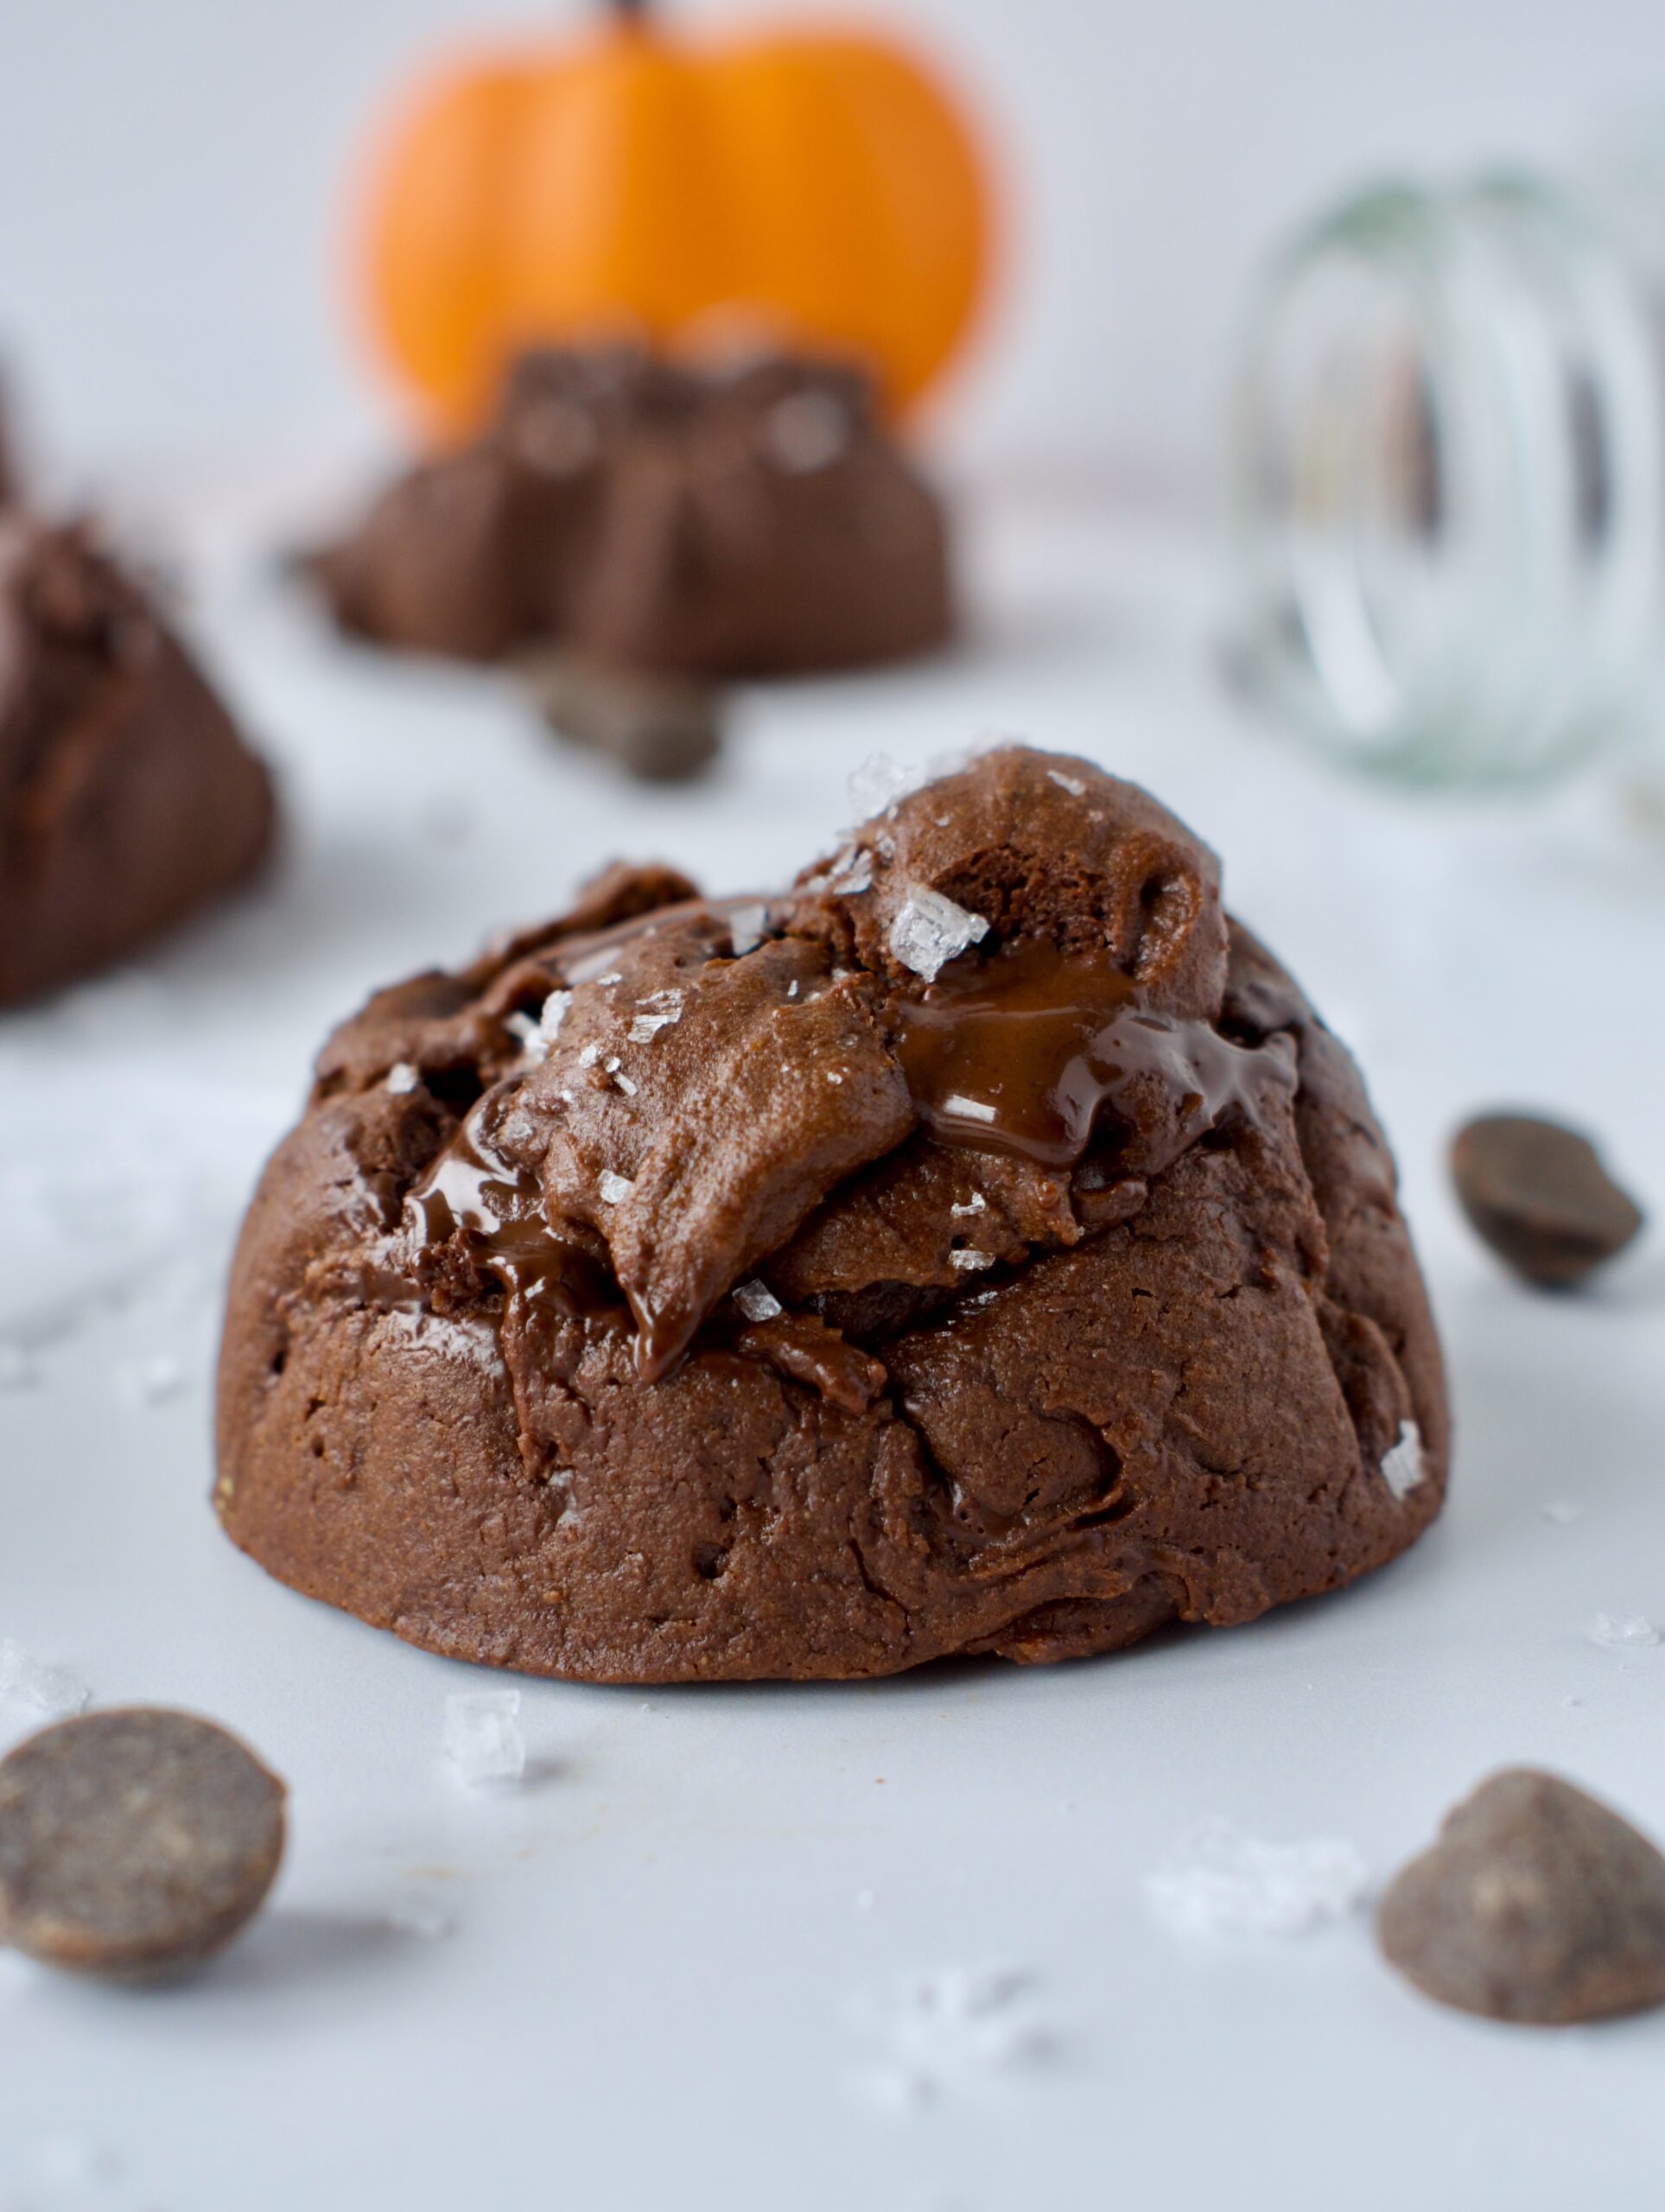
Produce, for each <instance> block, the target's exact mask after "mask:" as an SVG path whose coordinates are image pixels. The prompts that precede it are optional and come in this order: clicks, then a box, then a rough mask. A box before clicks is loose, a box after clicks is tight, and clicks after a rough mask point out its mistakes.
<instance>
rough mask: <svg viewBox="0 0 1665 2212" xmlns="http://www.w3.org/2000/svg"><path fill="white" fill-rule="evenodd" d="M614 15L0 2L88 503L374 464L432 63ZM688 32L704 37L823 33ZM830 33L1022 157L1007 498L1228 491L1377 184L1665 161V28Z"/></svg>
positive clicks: (1074, 3) (1260, 25) (28, 318)
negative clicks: (901, 61) (96, 485)
mask: <svg viewBox="0 0 1665 2212" xmlns="http://www.w3.org/2000/svg"><path fill="white" fill-rule="evenodd" d="M598 4H599V0H141V3H140V4H135V0H0V353H3V354H5V355H7V356H9V357H11V358H12V359H14V360H15V364H16V367H17V369H18V370H19V371H20V372H21V373H22V374H23V375H24V376H25V377H26V378H28V379H29V384H30V387H31V389H32V391H33V393H34V395H35V399H36V401H37V405H38V411H39V413H40V415H41V418H42V420H43V423H44V424H45V426H46V427H47V428H48V429H49V430H50V431H51V433H52V435H53V439H54V445H55V447H56V449H57V451H58V453H59V454H60V458H61V459H62V461H63V462H64V463H65V465H66V466H67V468H68V469H69V470H70V471H71V473H72V474H79V473H80V472H84V471H87V470H94V471H96V470H97V469H99V467H103V466H104V465H105V464H106V463H107V462H109V461H111V460H118V461H119V460H130V459H131V458H132V457H133V456H134V455H135V454H138V455H139V456H141V457H142V458H144V459H147V460H148V459H149V457H150V456H151V455H152V454H154V453H156V451H158V450H161V449H168V450H170V451H172V452H175V453H181V452H186V453H190V454H200V452H201V451H202V450H204V449H205V448H207V449H208V450H210V451H213V453H214V454H216V455H217V456H218V457H219V458H221V459H222V460H223V459H226V458H227V457H229V458H231V459H233V460H242V459H245V457H246V455H247V454H248V452H249V450H250V449H251V447H252V448H256V449H257V450H258V451H259V452H261V453H262V454H266V453H270V451H271V450H272V449H273V448H274V446H276V447H277V448H280V449H288V450H296V451H301V452H306V453H310V452H313V451H315V450H316V449H317V447H318V445H319V443H320V442H323V441H328V440H337V441H340V442H351V441H353V440H354V439H357V438H362V437H364V436H366V435H370V434H371V433H372V430H373V429H374V428H375V426H376V423H377V421H378V417H377V415H376V413H375V411H374V408H373V405H372V398H373V395H372V391H371V390H370V388H369V386H368V385H366V383H365V374H364V363H363V360H362V357H361V355H360V354H359V351H358V348H357V344H356V339H355V334H354V332H353V327H352V323H351V317H350V315H348V312H347V300H346V227H345V225H346V208H347V207H348V205H349V202H350V197H351V195H350V191H349V187H350V185H351V183H352V180H353V175H354V174H355V162H356V160H357V157H358V155H359V149H361V147H362V144H363V140H364V130H365V118H366V117H367V116H368V115H369V114H371V113H372V111H374V110H375V108H376V107H377V106H378V104H379V103H380V102H381V101H382V100H383V99H384V98H385V95H386V92H387V90H388V88H389V87H390V86H392V85H395V84H397V83H398V82H400V81H401V80H402V79H403V78H404V75H405V74H406V73H407V72H408V71H409V69H410V66H411V63H412V61H413V60H416V59H420V58H423V57H426V56H427V55H429V54H431V52H432V51H433V50H434V48H435V45H436V44H438V45H440V46H442V47H445V46H448V45H449V44H450V43H452V42H453V41H454V40H455V39H456V38H457V37H458V36H459V35H461V36H464V37H487V36H495V35H496V34H497V33H499V31H506V32H507V33H508V34H509V35H512V36H515V37H519V36H522V35H525V34H526V32H527V31H528V30H536V31H538V32H540V33H541V32H542V31H543V29H544V27H545V26H549V25H558V24H566V25H575V24H577V23H579V22H581V21H583V20H584V19H585V18H586V17H587V16H588V15H589V14H590V13H591V12H592V11H593V10H594V7H595V6H597V5H598ZM659 4H660V5H661V6H662V8H663V10H664V14H665V15H666V16H667V17H668V18H670V20H671V21H672V22H675V23H678V24H683V25H686V26H688V27H690V29H696V30H703V29H706V28H707V27H709V26H713V25H719V24H724V23H728V22H734V21H735V20H737V19H738V20H754V19H760V18H765V17H767V18H772V19H779V18H787V19H791V18H803V17H805V16H825V15H826V14H827V13H828V12H829V8H828V5H827V0H659ZM832 12H834V13H849V14H853V15H855V16H858V17H859V16H863V15H865V16H869V17H871V18H872V19H873V20H874V21H876V22H881V23H888V24H891V25H893V26H895V27H897V28H899V29H903V30H906V31H908V32H911V33H912V34H913V35H917V36H918V37H920V38H922V39H924V40H926V41H930V42H931V44H932V45H933V46H935V47H936V48H937V49H939V50H940V51H941V52H942V53H943V54H944V55H945V57H947V58H948V60H950V62H951V64H952V65H953V67H954V68H955V70H956V73H957V74H958V75H959V76H960V77H961V78H962V79H963V81H964V84H965V86H966V90H967V92H968V93H969V95H970V96H971V97H972V98H973V99H975V101H977V102H978V103H979V104H980V105H981V106H982V109H983V110H984V111H985V112H986V114H987V116H988V122H989V125H990V129H991V130H992V131H993V132H994V133H995V136H996V137H998V140H999V142H1000V146H1001V166H1002V169H1003V173H1004V175H1005V178H1006V181H1007V194H1006V197H1007V201H1008V204H1009V207H1010V227H1011V237H1010V251H1009V254H1008V256H1007V283H1006V285H1005V288H1004V295H1003V308H1004V312H1003V315H1001V317H1000V319H999V320H998V321H997V322H996V323H995V325H994V326H992V327H991V329H990V331H989V334H988V337H989V342H988V345H987V346H985V347H984V348H983V350H982V353H981V355H980V356H979V357H978V358H977V359H975V360H974V361H973V363H972V364H971V365H970V366H969V371H968V374H967V376H966V378H965V379H964V382H963V385H962V387H961V388H960V390H959V391H957V392H956V394H954V395H953V397H952V402H951V404H950V406H949V407H948V408H947V410H946V412H945V416H944V423H943V426H942V427H943V429H944V432H945V433H948V434H950V437H951V442H952V444H953V446H954V448H956V451H957V452H959V453H961V454H965V455H969V456H971V457H973V458H975V460H976V461H977V462H978V463H979V465H980V466H984V467H987V466H988V465H990V464H991V463H993V462H995V461H1007V462H1010V463H1016V462H1018V461H1023V462H1025V463H1026V464H1027V465H1030V466H1033V465H1035V464H1036V463H1037V462H1039V461H1049V462H1051V463H1052V464H1054V465H1063V466H1066V467H1069V468H1070V469H1071V470H1072V471H1079V470H1080V469H1082V468H1083V467H1091V468H1096V469H1098V470H1100V471H1101V472H1103V473H1105V474H1111V475H1113V476H1114V477H1115V479H1116V480H1119V481H1123V482H1125V481H1126V480H1128V479H1134V480H1138V481H1140V482H1141V483H1143V482H1149V481H1151V480H1159V481H1161V482H1162V483H1164V484H1165V485H1166V484H1167V483H1170V482H1173V481H1188V480H1196V479H1197V478H1198V477H1199V476H1200V475H1202V474H1205V472H1206V470H1207V468H1208V467H1209V466H1210V464H1211V460H1212V455H1213V448H1214V438H1215V429H1216V416H1217V404H1216V403H1217V392H1218V386H1219V381H1220V376H1221V371H1222V365H1223V354H1224V352H1225V349H1226V347H1227V345H1228V343H1229V340H1230V333H1231V332H1232V330H1233V329H1234V328H1235V327H1236V322H1237V319H1238V316H1239V315H1240V313H1241V310H1242V299H1243V295H1244V290H1245V288H1246V286H1247V284H1248V282H1249V274H1250V271H1251V270H1252V268H1253V266H1254V265H1255V263H1256V262H1257V260H1258V259H1259V257H1261V254H1262V253H1263V252H1264V251H1266V250H1267V249H1268V246H1269V245H1270V244H1271V242H1272V240H1273V238H1274V236H1276V235H1277V234H1278V233H1280V232H1282V231H1283V230H1284V229H1285V227H1286V226H1289V225H1291V224H1293V223H1296V222H1298V221H1300V220H1302V219H1305V218H1306V217H1308V216H1310V215H1311V214H1312V213H1315V212H1316V211H1317V210H1318V208H1319V207H1321V206H1322V205H1323V204H1324V203H1325V201H1327V200H1330V199H1331V198H1332V197H1333V196H1334V195H1336V194H1338V193H1340V192H1343V191H1344V190H1346V189H1348V188H1350V187H1351V186H1353V185H1354V184H1356V183H1357V181H1359V180H1360V178H1361V177H1363V176H1364V175H1371V174H1374V173H1376V172H1379V171H1382V170H1383V169H1389V170H1401V169H1404V168H1409V169H1413V170H1423V169H1429V170H1433V171H1438V172H1445V171H1459V170H1462V169H1465V168H1468V167H1469V166H1470V165H1471V164H1474V163H1477V162H1486V161H1493V160H1497V159H1498V158H1509V159H1516V160H1530V161H1537V162H1551V163H1554V164H1555V165H1557V166H1559V165H1560V164H1562V163H1564V162H1567V161H1568V160H1569V159H1573V160H1577V161H1579V162H1583V161H1584V160H1585V159H1586V157H1587V156H1591V155H1592V154H1593V153H1595V152H1597V151H1598V150H1601V149H1611V147H1612V146H1613V144H1614V143H1616V142H1617V139H1619V138H1625V139H1629V138H1630V137H1632V136H1633V135H1636V134H1641V135H1648V131H1647V118H1649V116H1650V115H1651V118H1652V129H1651V137H1652V140H1653V143H1655V146H1656V147H1658V148H1661V149H1665V10H1662V9H1661V8H1660V7H1659V5H1658V4H1657V0H1579V5H1577V6H1573V5H1571V4H1569V0H1393V4H1391V5H1385V4H1383V0H1163V4H1161V5H1160V6H1150V5H1143V6H1140V5H1132V4H1121V3H1119V0H867V4H866V5H865V6H863V5H861V4H860V0H857V4H856V5H855V6H854V7H853V8H852V9H850V10H832ZM1661 158H1662V159H1665V154H1662V156H1661ZM1662 197H1665V195H1662ZM1662 226H1665V216H1662Z"/></svg>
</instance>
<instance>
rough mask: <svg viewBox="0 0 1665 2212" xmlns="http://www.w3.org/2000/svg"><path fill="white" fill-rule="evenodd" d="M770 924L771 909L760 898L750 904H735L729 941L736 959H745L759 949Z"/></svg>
mask: <svg viewBox="0 0 1665 2212" xmlns="http://www.w3.org/2000/svg"><path fill="white" fill-rule="evenodd" d="M768 926H769V909H768V908H767V907H766V906H765V905H764V903H763V901H762V900H761V899H757V900H756V901H754V902H753V904H751V905H749V906H735V907H733V908H732V909H731V910H730V912H729V916H728V943H729V946H730V948H731V950H733V952H734V957H735V959H736V960H743V959H744V958H745V957H746V955H747V953H748V952H755V951H756V950H757V949H758V947H759V945H760V944H762V942H763V932H764V931H765V930H766V929H767V927H768Z"/></svg>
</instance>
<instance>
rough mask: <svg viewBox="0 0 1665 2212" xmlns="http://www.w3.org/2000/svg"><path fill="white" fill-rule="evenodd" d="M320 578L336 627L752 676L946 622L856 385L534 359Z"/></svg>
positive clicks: (912, 486) (934, 561)
mask: <svg viewBox="0 0 1665 2212" xmlns="http://www.w3.org/2000/svg"><path fill="white" fill-rule="evenodd" d="M312 566H313V569H314V572H315V575H316V576H317V578H318V580H319V582H321V585H322V586H323V588H324V590H325V591H326V593H327V596H328V597H329V599H330V601H331V602H332V604H333V606H334V610H335V613H336V616H337V619H338V620H339V621H340V624H341V625H342V626H343V628H345V629H347V630H350V631H354V632H359V633H360V634H362V635H364V636H366V637H371V638H375V639H380V640H381V641H382V642H383V643H384V644H386V645H403V646H407V647H414V648H417V649H420V650H423V651H427V652H441V653H452V654H457V655H460V656H461V657H462V658H467V659H476V660H492V659H497V658H502V657H503V656H505V655H506V654H508V653H510V652H513V651H514V650H515V649H516V648H517V647H519V646H523V645H531V644H536V643H540V642H542V643H548V642H555V643H557V644H560V645H563V646H565V647H567V648H569V650H570V651H572V652H575V653H577V654H579V655H580V656H581V657H583V658H588V659H590V660H593V661H596V662H599V663H601V664H604V665H607V666H612V667H618V668H633V669H641V670H646V671H661V672H665V673H671V674H684V675H696V676H706V677H739V676H767V675H778V674H785V673H792V672H797V671H804V670H808V669H828V668H842V667H848V666H851V665H856V664H862V663H867V662H872V661H883V660H891V659H894V658H898V657H899V656H901V655H904V654H908V653H916V652H924V651H925V650H927V649H928V648H930V647H931V646H934V645H940V644H941V643H942V642H943V640H944V639H945V638H946V637H947V635H948V632H949V630H950V626H951V611H950V586H949V576H948V556H947V536H946V531H945V528H944V519H943V514H942V511H941V508H940V507H939V505H938V504H937V499H936V498H935V497H934V495H933V494H932V493H931V491H930V490H929V489H928V488H927V486H925V483H924V482H923V481H922V480H921V479H920V478H919V477H918V475H917V474H915V473H914V472H913V471H912V469H911V468H910V467H908V465H907V463H906V461H904V460H903V458H902V456H901V454H899V452H898V450H897V448H895V447H894V446H893V444H892V442H890V440H889V439H888V437H887V435H885V433H884V431H883V429H882V428H881V427H880V423H879V422H878V420H877V417H876V416H875V414H874V409H873V404H872V399H871V395H870V394H869V392H868V391H867V387H866V386H865V385H863V384H862V383H861V380H860V379H859V378H856V377H855V376H854V375H852V374H850V373H849V372H846V371H843V370H842V369H837V368H835V367H832V366H829V365H825V364H821V363H815V362H807V361H789V360H769V361H761V362H753V363H752V364H750V365H747V367H745V368H743V369H739V370H736V371H734V372H730V373H728V374H717V373H715V372H706V373H699V372H695V371H693V370H690V369H686V368H681V367H677V366H674V365H671V364H670V363H669V362H666V361H664V360H660V359H656V358H654V357H653V356H651V355H649V354H645V353H636V352H632V351H630V350H627V349H607V350H603V351H596V352H592V353H533V354H530V355H528V356H527V357H526V358H525V359H523V360H522V361H521V362H520V363H519V364H518V365H517V366H516V368H515V369H514V370H513V372H512V373H511V375H510V377H509V378H508V381H507V383H506V385H505V390H504V395H503V399H502V403H501V405H500V407H499V412H498V416H497V419H496V420H495V422H494V423H493V424H492V426H491V428H490V429H488V430H487V431H486V435H485V436H484V437H483V438H481V439H480V441H479V442H477V443H476V444H474V445H472V446H470V447H468V448H466V449H465V450H464V451H461V452H459V453H454V454H445V455H443V456H442V457H441V458H439V459H437V460H435V461H426V462H424V463H423V464H422V465H421V466H420V467H416V468H414V469H412V470H411V471H410V473H409V474H407V475H405V476H403V477H401V478H400V479H399V480H397V482H396V483H395V484H393V485H392V486H391V487H390V488H389V489H388V490H387V491H386V492H385V493H383V495H382V497H381V498H380V499H378V501H377V502H376V504H375V505H374V506H373V507H372V509H371V511H370V513H369V514H368V515H367V516H366V517H365V520H364V522H363V524H361V525H360V526H359V529H358V530H357V531H354V532H353V534H352V536H350V537H348V538H347V539H346V541H345V542H344V543H341V544H340V545H339V546H337V547H335V548H334V549H333V550H330V551H328V552H327V553H324V554H322V555H321V556H317V557H316V559H315V561H314V563H313V564H312Z"/></svg>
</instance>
